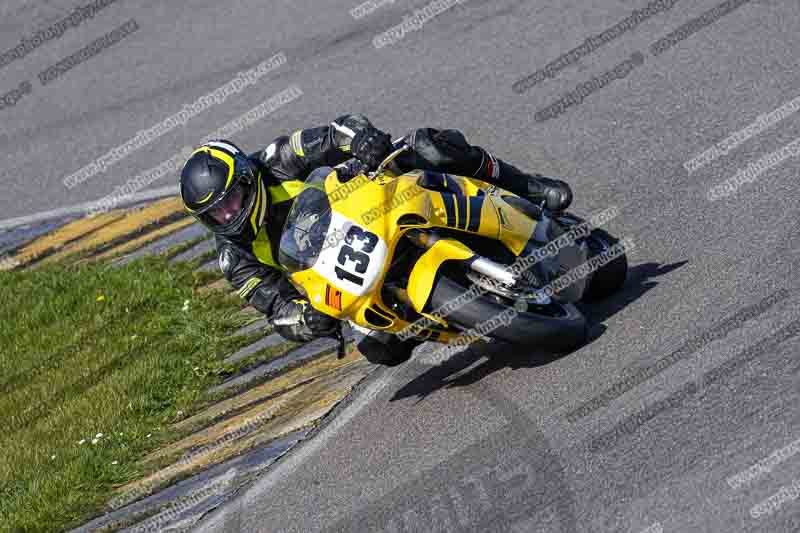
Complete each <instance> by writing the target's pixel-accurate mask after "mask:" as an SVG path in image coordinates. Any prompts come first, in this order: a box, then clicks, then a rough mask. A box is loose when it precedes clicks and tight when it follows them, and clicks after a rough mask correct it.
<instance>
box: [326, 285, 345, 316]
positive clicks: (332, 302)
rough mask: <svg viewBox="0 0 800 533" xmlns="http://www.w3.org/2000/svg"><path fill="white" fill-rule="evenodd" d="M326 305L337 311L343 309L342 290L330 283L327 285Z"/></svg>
mask: <svg viewBox="0 0 800 533" xmlns="http://www.w3.org/2000/svg"><path fill="white" fill-rule="evenodd" d="M325 305H327V306H328V307H332V308H334V309H336V310H337V311H341V310H342V291H340V290H339V289H337V288H336V287H331V286H330V285H326V286H325Z"/></svg>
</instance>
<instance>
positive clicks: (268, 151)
mask: <svg viewBox="0 0 800 533" xmlns="http://www.w3.org/2000/svg"><path fill="white" fill-rule="evenodd" d="M403 144H405V145H407V146H409V147H410V148H411V149H412V150H410V151H409V152H406V153H404V154H403V155H402V156H400V157H399V158H398V159H397V160H396V162H397V163H398V164H399V166H400V168H401V169H403V170H404V171H406V170H412V169H422V170H432V171H436V172H445V173H452V174H458V175H462V176H471V177H475V178H478V179H481V180H483V181H486V182H488V183H491V184H493V185H497V186H498V187H500V188H503V189H506V190H508V191H511V192H513V193H515V194H518V195H520V196H522V197H524V198H527V199H529V200H531V201H533V202H535V203H537V204H541V203H544V204H545V205H546V206H547V207H548V208H549V209H551V210H553V211H558V210H563V209H566V208H567V207H568V206H569V204H570V203H571V201H572V192H571V190H570V188H569V186H568V185H567V184H566V183H564V182H563V181H560V180H554V179H550V178H545V177H543V176H541V175H529V174H525V173H523V172H521V171H520V170H519V169H517V168H516V167H514V166H512V165H510V164H508V163H506V162H505V161H501V160H500V159H497V158H496V157H495V156H493V155H492V154H490V153H489V152H487V151H486V150H484V149H483V148H480V147H478V146H472V145H470V144H469V143H467V141H466V139H465V137H464V135H463V134H462V133H460V132H459V131H456V130H437V129H432V128H423V129H418V130H416V131H414V132H412V133H411V134H410V135H408V136H406V137H404V138H402V139H400V140H398V141H396V142H395V143H392V141H391V138H390V136H389V135H388V134H386V133H384V132H382V131H380V130H378V129H377V128H375V127H374V126H373V125H372V123H371V122H370V121H369V120H368V119H367V118H366V117H364V116H362V115H344V116H341V117H339V118H337V119H336V120H334V121H333V122H332V123H331V124H329V125H327V126H321V127H316V128H310V129H303V130H297V131H295V132H294V133H293V134H292V135H289V136H281V137H278V138H277V139H275V140H274V141H273V142H272V143H271V144H270V145H269V146H267V147H266V148H265V149H263V150H261V151H259V152H256V153H254V154H251V155H247V154H245V153H244V152H242V151H241V150H240V149H239V148H238V147H237V146H236V145H234V144H233V143H231V142H229V141H225V140H216V141H209V142H207V143H205V144H203V145H202V146H200V147H199V148H198V149H197V150H195V152H194V153H193V154H192V155H191V157H190V158H189V160H188V161H187V162H186V164H185V165H184V167H183V170H182V172H181V177H180V194H181V198H182V200H183V203H184V205H185V207H186V209H187V210H188V211H189V212H190V213H191V214H192V215H193V216H194V217H195V218H197V219H198V220H199V221H200V222H201V223H202V224H203V225H205V226H206V227H207V228H208V229H209V230H211V231H212V232H213V233H214V236H215V241H216V248H217V252H218V254H219V266H220V269H221V270H222V273H223V275H224V276H225V278H226V279H227V280H228V282H230V284H231V285H232V286H233V287H234V288H235V289H236V290H237V291H238V293H239V296H241V297H242V298H243V299H245V300H247V302H249V303H250V304H251V305H252V306H253V307H255V308H256V309H258V310H259V311H261V312H262V313H264V315H266V316H267V317H269V318H270V322H271V323H272V325H273V326H274V329H275V331H276V332H277V333H278V334H280V335H281V336H283V337H284V338H286V339H288V340H292V341H297V342H307V341H310V340H312V339H314V338H319V337H328V336H334V335H336V334H337V332H339V331H340V330H339V327H340V326H339V323H338V321H337V320H336V319H334V318H331V317H329V316H327V315H325V314H323V313H321V312H319V311H317V310H316V309H314V308H313V307H312V306H311V305H310V304H309V302H308V300H307V299H306V298H304V297H303V296H302V295H301V294H300V293H299V292H298V291H297V290H296V289H295V288H294V287H293V286H292V285H291V283H290V282H289V280H288V278H287V276H286V275H285V272H284V271H283V270H282V268H281V266H280V264H279V263H278V261H277V260H276V257H277V247H278V245H279V243H280V234H281V230H282V228H283V223H284V221H285V218H286V216H287V215H288V212H289V208H290V206H291V203H292V199H293V198H294V196H296V195H297V194H298V193H299V192H300V190H301V187H302V183H303V181H304V180H305V179H306V178H307V177H308V175H309V174H310V173H311V172H312V171H313V170H314V169H316V168H318V167H320V166H335V165H339V164H341V163H343V162H345V161H346V160H348V159H351V158H356V159H357V160H359V161H360V162H361V163H363V164H364V165H365V166H366V167H367V168H368V169H374V168H376V167H377V166H378V165H379V164H380V162H381V161H383V159H385V158H386V156H387V155H388V154H389V153H391V152H392V151H393V150H394V149H395V148H396V147H399V146H401V145H403ZM387 340H388V339H381V342H379V343H376V341H375V340H374V339H373V338H371V337H367V338H366V339H364V341H362V343H361V344H360V345H359V349H360V350H361V351H362V353H364V355H365V356H367V358H368V359H370V361H373V362H378V363H383V364H398V363H400V362H403V361H405V360H407V359H408V358H409V357H410V355H411V351H412V350H413V348H414V347H415V346H416V345H417V344H419V343H418V342H416V341H413V340H407V341H404V342H401V341H400V340H399V339H397V338H395V337H391V340H389V342H388V343H387Z"/></svg>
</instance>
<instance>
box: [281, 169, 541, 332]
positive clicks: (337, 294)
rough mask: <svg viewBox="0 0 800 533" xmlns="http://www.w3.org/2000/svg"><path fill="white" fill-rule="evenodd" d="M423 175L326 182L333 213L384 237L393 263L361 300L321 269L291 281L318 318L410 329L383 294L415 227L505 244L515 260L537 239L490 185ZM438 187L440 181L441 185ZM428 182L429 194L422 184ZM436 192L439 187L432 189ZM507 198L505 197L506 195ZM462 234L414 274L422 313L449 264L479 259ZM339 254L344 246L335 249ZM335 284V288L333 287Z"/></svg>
mask: <svg viewBox="0 0 800 533" xmlns="http://www.w3.org/2000/svg"><path fill="white" fill-rule="evenodd" d="M427 174H428V175H426V173H424V172H421V171H416V172H410V173H408V174H404V175H401V176H397V177H393V176H389V177H388V178H387V177H386V176H384V179H382V180H380V181H379V182H374V181H370V180H369V179H367V178H366V177H365V176H358V177H355V178H353V179H352V180H350V181H349V182H347V183H344V184H342V183H340V182H339V180H338V179H337V177H336V173H335V172H332V173H331V174H330V175H328V177H327V178H326V180H325V192H326V193H327V194H328V197H329V200H330V202H331V207H332V210H333V211H334V212H335V213H338V215H337V216H339V217H340V220H341V217H344V218H345V219H346V220H348V221H349V222H348V223H346V224H345V226H348V225H349V223H353V224H355V225H357V226H358V227H360V228H362V229H364V230H367V231H369V232H372V233H374V234H375V235H377V236H378V237H379V238H380V239H381V240H382V242H384V243H385V245H386V259H385V261H384V264H383V265H382V267H381V268H382V271H381V273H380V275H379V277H378V278H377V279H376V280H375V282H374V284H373V286H372V287H371V288H370V289H369V290H367V291H366V292H365V293H364V294H362V295H360V296H359V295H357V294H354V293H351V292H348V291H347V290H344V289H343V285H344V284H342V283H339V284H337V283H336V282H335V278H331V276H327V277H325V276H323V275H321V274H320V273H319V272H317V271H316V270H314V269H309V270H304V271H301V272H295V273H293V274H291V279H292V281H293V282H294V284H295V285H296V286H297V287H298V288H300V289H301V290H302V291H303V292H304V293H305V294H306V296H307V297H308V299H309V301H310V302H311V305H312V306H314V307H315V308H316V309H318V310H319V311H321V312H323V313H325V314H327V315H329V316H332V317H335V318H338V319H343V320H351V321H352V322H354V323H356V324H358V325H360V326H363V327H367V328H370V329H377V330H383V331H387V332H390V333H397V332H398V331H401V330H403V329H405V328H406V327H408V326H409V322H407V321H404V320H403V319H401V318H400V317H399V316H398V315H397V314H396V313H394V312H393V311H392V310H391V309H389V308H388V307H387V305H386V304H385V303H384V301H383V297H382V295H381V288H382V287H383V283H384V280H385V278H386V275H387V273H388V271H389V268H390V265H391V260H392V258H393V256H394V253H395V249H396V247H397V244H398V242H399V241H400V239H401V238H402V236H403V235H404V234H405V233H406V232H407V231H408V230H409V229H412V228H420V229H425V228H447V229H449V230H455V231H456V232H458V231H461V232H464V233H466V234H469V233H472V234H477V235H482V236H484V237H488V238H490V239H494V240H499V241H501V242H502V243H503V244H505V246H506V247H507V248H508V249H509V250H510V251H511V252H512V253H514V254H515V255H519V254H520V253H521V252H522V250H523V249H524V247H525V245H526V243H527V241H528V239H529V238H530V237H531V235H532V234H533V230H534V228H535V221H533V220H531V219H530V218H528V217H526V216H525V215H523V214H522V213H520V212H518V211H516V210H515V209H514V208H512V207H511V206H510V205H509V204H507V203H506V202H504V201H503V200H502V198H500V196H499V195H497V194H494V193H492V192H490V189H491V188H490V187H489V185H488V184H486V183H485V182H482V181H480V180H476V179H472V178H464V177H459V176H450V175H444V174H438V173H427ZM437 180H438V181H437ZM418 182H419V183H423V184H424V185H425V187H421V186H420V185H418ZM432 187H434V188H435V189H434V188H432ZM504 194H505V193H504ZM456 239H457V233H456V234H454V235H448V236H447V238H443V239H440V240H439V241H438V242H437V243H436V244H434V245H433V246H432V247H431V248H430V249H429V250H427V251H426V252H425V253H424V254H423V255H422V256H421V258H420V259H418V261H417V263H416V264H415V266H414V268H413V269H412V270H411V272H410V273H409V277H408V285H407V288H406V292H407V297H408V300H410V302H411V305H412V306H413V307H414V309H415V310H416V311H417V312H421V310H422V309H423V308H424V306H425V304H426V303H427V301H428V299H429V297H430V294H431V290H432V288H433V283H434V280H435V277H436V273H437V271H438V270H439V268H441V266H442V264H443V263H444V262H445V261H448V260H461V261H464V260H469V259H470V258H472V257H473V256H474V255H475V254H474V252H473V251H472V250H471V249H470V248H469V247H468V246H466V245H465V244H463V243H461V242H459V241H458V240H456ZM335 246H336V247H337V248H336V249H337V250H338V247H339V244H338V243H337V244H335ZM332 279H333V281H331V280H332ZM422 335H423V336H426V337H429V338H430V339H431V340H437V341H441V342H447V341H448V339H450V338H452V337H454V336H456V333H454V332H452V333H448V332H447V331H438V330H437V331H433V330H425V331H424V332H423V334H422Z"/></svg>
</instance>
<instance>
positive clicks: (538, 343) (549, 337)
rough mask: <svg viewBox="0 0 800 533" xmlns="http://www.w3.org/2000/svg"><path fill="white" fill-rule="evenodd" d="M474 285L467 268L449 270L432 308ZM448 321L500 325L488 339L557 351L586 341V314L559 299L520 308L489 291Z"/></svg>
mask: <svg viewBox="0 0 800 533" xmlns="http://www.w3.org/2000/svg"><path fill="white" fill-rule="evenodd" d="M470 286H471V284H470V283H469V281H468V280H467V279H466V276H465V273H464V267H463V265H452V266H449V267H448V268H445V269H444V270H443V272H442V273H441V274H440V275H439V276H438V278H437V281H436V284H435V286H434V288H433V291H432V293H431V299H430V306H431V307H430V308H431V309H432V310H436V309H439V308H441V307H442V306H444V305H446V304H448V303H450V302H452V301H453V300H457V299H458V298H459V297H461V295H463V294H464V293H465V292H467V290H468V289H469V287H470ZM517 305H519V304H517ZM496 317H507V320H504V321H503V322H498V323H497V324H494V323H491V322H490V321H491V319H492V318H496ZM445 320H447V322H448V324H452V325H454V326H459V327H461V328H463V329H471V328H476V327H480V326H481V325H486V326H489V325H490V324H491V325H492V326H495V325H496V326H497V327H495V328H494V329H492V330H491V331H489V332H487V333H486V336H488V337H492V338H494V339H498V340H502V341H505V342H509V343H513V344H528V345H530V346H531V347H537V348H545V349H547V350H550V351H556V352H562V351H569V350H571V349H574V348H576V347H578V346H580V345H581V344H583V343H584V342H585V340H586V329H587V327H586V318H585V317H584V316H583V314H582V313H581V312H580V311H578V309H577V308H576V307H575V306H574V305H572V304H565V303H559V302H556V301H555V300H552V301H551V302H550V303H548V304H546V305H538V304H532V303H531V304H527V305H525V306H523V309H516V308H515V302H514V300H512V299H510V298H506V297H503V296H500V295H498V294H492V293H488V292H486V293H484V294H482V295H481V296H479V297H477V298H474V299H472V301H469V302H466V303H464V304H463V305H461V306H459V307H458V308H457V309H455V310H453V311H452V312H450V313H448V314H447V316H446V317H445Z"/></svg>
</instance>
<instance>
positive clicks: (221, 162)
mask: <svg viewBox="0 0 800 533" xmlns="http://www.w3.org/2000/svg"><path fill="white" fill-rule="evenodd" d="M180 191H181V199H182V200H183V204H184V205H185V206H186V209H187V210H188V211H189V212H190V213H191V214H192V215H194V217H195V218H197V219H198V220H199V221H200V222H201V223H203V225H205V226H206V227H207V228H208V229H210V230H211V231H213V232H214V233H217V234H219V235H225V236H228V237H242V236H244V235H245V234H247V233H250V232H251V230H252V234H253V236H254V234H255V233H257V232H258V227H260V225H261V223H262V222H263V218H264V214H265V213H266V205H265V203H266V201H267V198H266V194H264V191H263V186H262V185H261V183H260V179H259V172H258V169H257V168H256V166H255V164H254V163H253V162H252V161H250V159H248V158H247V156H246V155H245V154H244V152H242V151H241V150H240V149H239V148H237V147H236V145H235V144H233V143H231V142H228V141H222V140H220V141H209V142H207V143H205V144H204V145H202V146H201V147H200V148H198V149H197V150H195V151H194V152H193V153H192V156H191V157H190V158H189V160H188V161H187V162H186V164H185V165H184V167H183V170H182V171H181V182H180Z"/></svg>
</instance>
